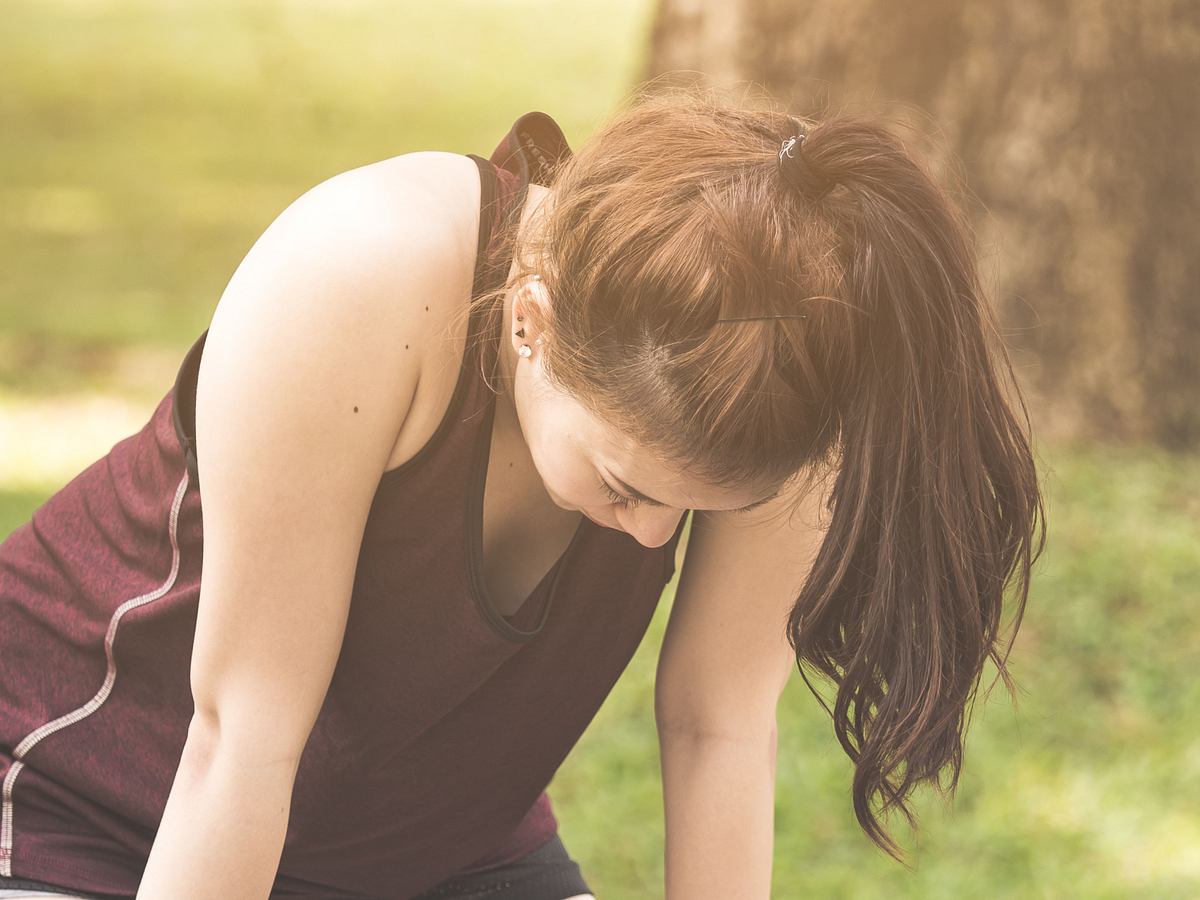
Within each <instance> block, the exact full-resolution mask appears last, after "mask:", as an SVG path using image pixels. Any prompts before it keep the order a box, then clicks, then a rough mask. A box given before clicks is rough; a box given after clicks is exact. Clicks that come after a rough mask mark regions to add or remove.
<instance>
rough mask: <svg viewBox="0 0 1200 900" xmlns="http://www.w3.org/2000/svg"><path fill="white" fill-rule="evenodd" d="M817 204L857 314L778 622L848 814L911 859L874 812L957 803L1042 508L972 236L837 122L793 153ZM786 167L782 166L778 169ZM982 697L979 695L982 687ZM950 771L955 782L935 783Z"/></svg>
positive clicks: (1025, 581) (877, 147)
mask: <svg viewBox="0 0 1200 900" xmlns="http://www.w3.org/2000/svg"><path fill="white" fill-rule="evenodd" d="M802 149H803V158H802V165H804V166H806V167H807V170H808V171H807V173H806V176H807V177H808V179H809V180H810V181H812V182H817V183H820V182H824V183H826V184H832V185H833V186H834V188H835V189H834V190H832V191H828V192H827V193H828V197H827V198H823V197H822V196H813V197H811V198H810V199H811V201H812V202H813V203H814V204H816V205H817V206H818V207H820V212H821V213H823V214H824V215H825V216H827V217H828V219H829V220H830V221H831V222H832V223H833V227H834V228H835V230H836V231H837V233H838V234H839V237H840V240H839V241H838V244H839V247H840V248H841V252H842V259H841V268H842V271H843V273H844V275H845V280H846V283H845V285H844V296H846V297H848V298H852V299H853V301H854V303H855V304H856V305H857V306H859V307H860V309H859V312H860V313H862V315H859V316H857V317H856V319H855V322H856V325H855V330H854V333H853V335H852V346H854V347H855V348H856V352H855V353H853V354H852V355H853V358H854V359H855V363H854V366H855V370H856V371H855V373H854V376H853V377H852V378H849V379H847V383H846V384H844V385H841V386H839V387H835V388H834V390H835V396H834V397H833V400H832V402H833V406H834V408H835V409H836V410H837V411H838V414H839V418H840V429H839V431H840V439H839V445H838V451H839V454H840V458H841V460H840V461H841V465H840V469H839V472H838V475H837V478H836V481H835V482H834V484H833V487H832V490H831V492H830V498H829V507H830V510H831V512H832V516H831V518H830V521H829V529H828V532H827V534H826V537H825V540H824V543H823V545H822V547H821V549H820V551H819V553H818V555H817V557H816V560H815V562H814V565H813V568H812V571H811V573H810V576H809V578H808V580H807V582H806V583H805V585H804V587H803V589H802V591H801V594H800V596H799V598H798V600H797V603H796V605H795V607H794V608H793V610H792V613H791V615H790V616H789V620H788V636H789V641H790V642H791V645H792V647H793V649H794V650H795V652H796V656H797V659H798V660H799V661H800V662H801V663H803V662H804V661H807V662H808V663H809V664H810V665H811V666H812V667H814V668H815V669H816V670H817V671H819V672H821V673H823V674H824V675H825V676H827V677H828V678H830V679H831V680H832V681H833V682H834V683H835V684H836V686H837V695H836V699H835V701H834V705H833V709H832V710H830V709H829V706H828V705H827V704H826V703H825V701H824V700H823V699H822V698H821V695H820V694H819V693H817V690H816V689H815V688H814V687H813V684H812V682H811V681H809V678H808V675H807V674H805V672H804V667H803V666H801V675H802V677H803V678H804V680H805V683H806V684H807V685H808V687H809V690H810V691H812V693H813V694H814V695H815V696H816V697H817V699H818V701H820V702H821V704H822V706H823V707H825V709H826V711H827V712H829V713H830V715H831V716H832V718H833V723H834V730H835V733H836V734H837V737H838V740H839V741H840V743H841V745H842V747H843V748H844V749H845V752H846V753H847V755H849V757H850V758H851V759H852V760H853V761H854V763H855V772H854V778H853V788H852V793H853V803H854V811H855V816H856V818H857V819H858V822H859V824H860V825H861V826H862V828H863V829H864V831H865V832H866V833H867V835H868V836H869V837H870V838H871V839H872V840H873V841H874V842H875V843H876V844H878V845H879V846H880V847H881V848H882V849H884V850H885V851H886V852H887V853H889V854H890V855H891V856H893V857H894V858H896V859H897V860H899V861H901V862H903V859H902V857H901V855H900V853H899V847H898V845H897V844H896V843H895V841H893V840H892V838H891V837H890V836H889V835H888V834H887V833H886V832H885V831H884V829H883V827H882V826H881V824H880V821H879V818H878V816H877V814H876V812H874V811H873V809H872V804H873V803H874V802H875V801H876V800H881V801H882V804H881V806H880V808H879V810H878V815H879V816H882V814H884V813H886V812H887V811H888V810H889V809H891V808H898V809H899V810H900V811H901V812H902V813H903V815H904V816H905V818H906V819H907V821H908V823H909V825H910V826H912V827H915V825H916V821H915V818H914V816H913V814H912V813H911V811H910V810H909V808H908V805H907V803H906V798H908V796H909V795H910V793H911V792H912V790H913V789H914V787H915V786H916V785H917V784H918V783H920V782H922V781H929V782H931V783H933V784H934V785H935V786H936V787H937V788H938V789H939V790H940V791H942V792H943V793H946V792H947V790H948V792H949V794H950V795H951V796H953V794H954V792H955V790H956V788H957V783H958V777H959V773H960V770H961V766H962V755H963V732H964V728H965V726H966V723H967V721H968V720H969V709H968V705H969V704H970V703H971V702H972V701H973V699H974V696H975V692H976V690H977V687H978V681H979V678H980V674H981V672H982V668H983V666H984V663H985V660H986V659H987V658H989V657H990V658H991V659H992V660H993V662H994V663H995V665H996V667H997V669H998V673H999V675H1000V677H1002V678H1003V679H1004V683H1005V685H1006V687H1007V688H1008V690H1009V693H1010V695H1012V696H1013V697H1014V700H1015V693H1014V688H1013V683H1012V680H1011V678H1010V676H1009V674H1008V671H1007V669H1006V666H1005V660H1006V659H1007V657H1008V652H1009V650H1011V646H1012V640H1011V639H1010V640H1009V642H1008V645H1007V646H1006V647H1005V648H1003V654H1001V652H1000V651H999V649H998V642H997V639H998V636H999V632H1000V617H1001V607H1002V599H1003V594H1004V592H1005V588H1006V586H1007V585H1009V582H1010V581H1013V582H1014V584H1013V585H1012V587H1013V591H1012V594H1013V598H1014V600H1015V603H1016V618H1015V621H1014V625H1013V630H1012V631H1013V637H1015V633H1016V629H1017V628H1018V627H1019V626H1020V622H1021V618H1022V617H1023V615H1024V609H1025V602H1026V598H1027V595H1028V591H1029V575H1030V569H1031V566H1032V564H1033V562H1034V561H1035V560H1036V559H1037V557H1038V556H1039V555H1040V553H1041V550H1042V548H1043V545H1044V542H1045V530H1044V509H1043V506H1042V500H1041V496H1040V493H1039V490H1038V485H1037V476H1036V472H1035V468H1034V461H1033V455H1032V452H1031V448H1030V445H1029V443H1028V441H1027V439H1026V436H1025V433H1026V431H1027V430H1028V424H1029V417H1028V412H1027V411H1026V409H1025V406H1024V403H1023V402H1022V401H1021V400H1020V395H1019V392H1015V393H1016V399H1017V403H1018V406H1019V409H1020V412H1021V417H1022V418H1021V419H1018V418H1017V416H1016V415H1015V414H1014V412H1013V410H1012V408H1011V407H1010V404H1009V402H1008V399H1007V398H1006V396H1005V393H1004V391H1003V389H1002V385H1001V381H1000V379H999V377H998V373H1007V375H1008V377H1009V379H1012V378H1013V373H1012V367H1011V363H1010V362H1009V360H1008V357H1007V354H1006V352H1005V350H1004V348H1003V345H1002V344H1001V343H1000V341H999V340H998V339H997V338H998V329H997V328H996V325H995V323H994V320H993V318H992V315H991V313H990V310H989V308H988V306H987V304H986V301H985V299H984V292H983V291H982V289H981V285H980V283H979V280H978V274H977V270H976V268H975V264H974V254H973V252H972V248H971V246H970V238H969V236H970V231H969V229H968V227H967V225H966V224H965V222H964V221H963V219H962V218H961V214H960V213H958V212H957V211H955V210H954V208H953V207H952V205H951V204H950V203H949V201H948V200H947V198H946V196H945V195H944V193H943V192H942V191H941V190H940V189H939V188H938V187H937V186H936V185H935V184H934V182H933V181H932V179H930V178H929V177H928V175H927V174H926V173H925V172H924V171H923V170H922V169H921V168H920V167H919V166H918V164H917V163H916V162H915V161H914V160H913V159H912V158H911V157H910V156H909V155H908V153H907V152H906V151H905V150H904V148H903V147H902V145H901V144H900V143H899V142H898V141H897V140H896V138H894V137H893V136H892V135H891V134H889V133H888V132H887V131H885V130H884V129H882V128H880V127H879V126H877V125H874V124H871V123H867V122H863V121H857V120H852V119H837V120H834V121H831V122H827V123H825V124H822V125H819V126H817V127H816V128H815V129H813V130H812V132H811V134H809V135H807V140H805V141H804V142H803V147H802ZM783 162H784V160H782V159H781V164H782V163H783ZM989 690H990V688H989ZM947 766H948V767H949V775H950V778H949V784H948V787H945V788H944V787H943V786H942V784H941V776H940V773H941V772H942V770H943V769H945V768H946V767H947Z"/></svg>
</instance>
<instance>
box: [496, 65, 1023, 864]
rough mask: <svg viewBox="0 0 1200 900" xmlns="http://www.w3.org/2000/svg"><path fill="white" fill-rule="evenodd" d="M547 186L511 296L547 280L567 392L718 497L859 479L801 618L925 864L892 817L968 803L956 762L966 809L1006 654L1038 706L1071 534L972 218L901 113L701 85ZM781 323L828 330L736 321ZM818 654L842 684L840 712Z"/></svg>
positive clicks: (812, 577) (808, 653) (652, 101)
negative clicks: (1062, 523) (970, 753)
mask: <svg viewBox="0 0 1200 900" xmlns="http://www.w3.org/2000/svg"><path fill="white" fill-rule="evenodd" d="M798 133H804V134H805V135H806V137H805V139H804V140H803V141H802V142H800V143H799V144H797V145H795V146H794V147H793V148H792V151H791V152H792V153H793V154H795V153H797V152H798V153H799V154H800V159H799V160H798V161H797V164H798V165H799V166H801V168H799V169H794V170H790V171H792V173H793V175H796V177H793V178H791V179H785V178H784V177H783V175H782V173H781V170H780V167H779V152H780V149H781V144H782V142H784V141H785V140H786V139H787V138H789V137H790V136H792V135H796V134H798ZM789 164H790V163H789ZM549 187H550V188H551V190H552V191H553V196H554V203H553V205H552V208H551V209H550V211H549V212H548V213H547V215H546V217H545V220H544V222H543V223H542V228H541V229H540V231H539V232H538V233H537V234H536V235H528V234H526V235H521V236H520V239H519V240H520V244H519V247H520V251H521V252H520V254H519V255H518V259H521V260H526V259H528V260H536V261H537V264H536V265H535V266H529V265H527V264H525V263H522V264H521V265H519V266H518V268H517V271H515V272H514V273H513V275H512V277H511V278H510V279H509V281H508V283H507V284H506V285H505V286H504V288H502V289H501V293H503V292H506V291H508V290H510V289H511V288H512V286H513V284H514V283H515V282H516V281H517V280H518V279H520V278H522V277H524V276H525V275H527V274H529V273H530V272H532V271H537V272H539V273H540V274H541V275H542V277H543V279H544V282H545V284H546V287H547V289H548V292H549V295H550V297H551V301H552V308H551V309H550V310H549V312H548V315H549V318H550V321H542V322H536V323H535V324H537V325H539V326H540V327H544V328H548V329H549V334H550V337H549V339H548V342H547V343H546V344H544V345H543V346H542V349H541V353H542V354H543V355H542V365H543V367H544V370H545V375H546V377H547V378H548V379H550V380H551V381H552V382H553V383H555V384H556V385H557V386H558V387H559V388H561V389H562V390H564V391H566V392H568V393H569V394H571V395H572V396H574V397H575V398H576V399H578V400H579V402H580V403H582V404H583V405H584V406H585V407H587V408H588V409H590V410H591V411H592V412H593V413H594V414H595V415H596V416H598V417H599V418H600V419H601V420H602V421H605V422H606V423H608V424H609V425H610V426H612V427H613V428H615V429H617V430H619V431H620V432H623V433H625V434H626V435H628V436H630V437H631V438H633V439H634V440H635V441H637V442H638V443H639V444H641V445H642V446H643V447H645V448H647V450H648V451H650V452H653V453H655V454H656V455H659V457H660V458H662V459H665V460H669V461H672V462H673V463H675V464H676V465H677V466H680V465H682V466H686V467H687V469H688V470H689V471H691V472H693V473H695V474H696V475H697V476H698V477H700V478H702V479H704V480H706V481H708V482H709V483H711V484H715V485H720V486H723V487H728V488H733V489H742V488H751V487H755V488H759V487H762V486H763V485H775V486H778V485H779V484H782V483H783V482H784V481H786V480H787V479H789V478H791V477H794V476H797V475H798V474H800V473H804V472H816V471H819V470H823V469H824V470H827V471H828V472H830V473H836V474H834V475H832V478H833V481H832V486H831V489H830V491H829V498H828V504H827V506H828V511H829V513H830V516H829V522H828V530H827V532H826V535H825V538H824V542H823V544H822V546H821V548H820V551H819V553H818V555H817V557H816V559H815V562H814V564H813V566H812V569H811V572H810V574H809V575H808V577H807V579H806V581H805V583H804V584H803V586H802V587H799V588H798V590H799V596H798V597H797V599H796V602H795V605H794V607H793V609H792V611H791V614H790V616H789V617H788V622H787V626H786V627H787V629H788V635H789V640H790V643H791V645H792V647H793V649H794V650H795V653H796V659H797V662H798V664H799V668H800V672H801V676H802V677H803V678H804V680H805V683H806V685H807V686H808V688H809V690H810V691H812V693H813V694H814V696H816V697H817V699H818V700H819V701H820V702H821V705H822V706H823V707H824V708H825V710H826V711H827V712H828V713H829V714H830V715H831V717H832V719H833V723H834V730H835V732H836V734H837V737H838V740H839V741H840V742H841V744H842V747H843V748H844V749H845V752H846V753H847V754H848V755H849V757H850V758H851V759H852V760H853V761H854V763H855V772H854V779H853V803H854V811H855V815H856V817H857V819H858V822H859V824H860V825H861V826H862V828H863V829H864V830H865V832H866V833H867V835H868V836H869V837H870V838H871V839H872V840H873V841H874V842H875V843H876V844H878V845H879V846H880V847H881V848H883V849H884V850H885V851H886V852H888V853H889V854H891V855H892V856H893V857H895V858H896V859H897V860H900V861H901V862H903V858H902V856H901V854H900V852H899V847H898V845H897V844H896V843H895V841H894V840H892V838H891V836H890V835H889V834H888V833H887V832H886V831H885V830H884V829H883V827H882V825H881V824H880V817H881V816H882V815H883V813H885V812H887V810H888V809H889V808H893V807H895V808H898V809H900V810H901V812H903V814H904V816H905V817H906V819H907V821H908V823H909V825H910V826H911V827H916V819H915V817H914V816H913V814H912V813H911V811H910V810H909V808H908V805H907V803H906V800H907V798H908V796H909V795H910V793H911V792H912V790H913V789H914V788H915V786H916V785H917V784H918V783H920V782H922V781H928V782H930V783H932V784H933V785H935V786H936V787H937V788H938V789H939V790H940V791H942V792H943V793H946V792H947V788H943V787H942V785H941V778H940V775H939V773H940V772H941V770H942V769H943V768H945V767H946V766H949V767H950V782H949V785H948V791H949V794H950V796H951V797H952V796H953V795H954V792H955V790H956V788H957V782H958V776H959V772H960V769H961V765H962V752H963V736H964V729H965V725H966V722H967V721H968V720H969V716H970V710H969V704H972V703H973V700H974V697H975V693H976V690H977V687H978V682H979V679H980V676H981V673H982V670H983V667H984V664H985V662H986V660H987V659H988V658H991V659H992V661H993V662H994V663H995V665H996V667H997V669H998V674H999V675H1000V676H1002V677H1003V679H1004V683H1005V685H1006V687H1007V688H1008V691H1009V693H1010V695H1011V696H1012V698H1013V700H1014V702H1015V700H1016V695H1015V691H1014V687H1013V682H1012V679H1011V677H1010V675H1009V673H1008V671H1007V668H1006V666H1005V661H1006V659H1007V657H1008V653H1009V650H1011V647H1012V639H1014V638H1015V636H1016V631H1017V629H1018V628H1019V627H1020V623H1021V619H1022V617H1023V615H1024V609H1025V601H1026V597H1027V595H1028V591H1029V576H1030V569H1031V566H1032V564H1033V563H1034V561H1035V560H1036V559H1037V557H1038V556H1039V555H1040V553H1041V551H1042V549H1043V545H1044V543H1045V511H1044V508H1043V503H1042V498H1041V494H1040V491H1039V486H1038V479H1037V473H1036V470H1035V465H1034V456H1033V453H1032V450H1031V446H1030V441H1029V439H1028V437H1027V432H1028V430H1029V416H1028V412H1027V410H1026V407H1025V404H1024V401H1023V399H1022V398H1021V395H1020V391H1019V389H1018V388H1017V385H1016V382H1015V377H1014V375H1013V371H1012V366H1011V363H1010V361H1009V358H1008V355H1007V352H1006V350H1005V348H1004V346H1003V343H1002V341H1001V339H1000V335H999V330H998V328H997V325H996V322H995V319H994V317H993V314H992V311H991V309H990V308H989V305H988V303H987V300H986V298H985V294H984V291H983V289H982V286H981V282H980V278H979V275H978V272H977V268H976V262H975V253H974V250H973V247H972V236H971V231H970V229H969V227H968V225H967V223H966V220H965V218H964V216H963V215H962V213H961V212H959V211H958V210H957V209H956V208H955V207H954V205H953V204H952V203H951V202H950V200H949V198H948V195H947V192H946V191H945V190H943V189H942V188H940V187H939V186H938V185H937V184H935V182H934V180H933V179H932V178H931V177H930V175H929V174H928V173H927V171H926V170H925V168H924V167H923V165H922V164H921V163H920V162H918V160H917V159H915V158H914V156H913V155H912V154H911V153H910V152H909V151H907V150H906V148H905V146H904V145H903V144H902V143H901V141H900V140H899V139H898V138H896V137H895V136H894V135H893V134H892V133H891V132H890V131H889V130H888V128H885V127H884V126H883V125H881V124H880V123H878V122H876V121H873V120H870V119H864V118H861V117H854V116H846V115H836V116H832V117H830V118H827V119H825V120H823V121H821V122H814V121H810V120H805V119H798V118H796V117H793V116H789V115H788V114H786V113H783V112H778V111H774V110H770V109H767V110H755V109H747V108H741V107H740V106H737V105H730V104H726V103H723V102H722V101H720V100H716V99H713V98H712V97H711V96H709V95H705V94H702V93H700V92H699V91H697V90H696V89H694V88H692V89H686V88H685V89H675V90H667V91H660V92H656V93H654V94H650V93H644V94H641V95H640V96H637V95H635V97H634V102H632V103H631V104H629V105H628V107H627V108H626V109H624V110H623V111H621V112H620V113H619V114H618V115H617V116H615V117H614V118H612V119H610V120H609V121H608V122H607V123H606V124H605V125H603V126H602V127H601V128H600V129H599V131H598V132H597V133H595V134H594V135H593V136H592V137H591V138H590V139H589V140H588V141H587V142H586V143H585V144H583V145H582V147H581V148H580V149H579V150H578V151H577V152H576V153H575V154H574V155H567V156H565V157H564V158H563V159H561V160H559V161H558V162H557V163H556V164H555V165H554V166H553V168H552V178H551V179H550V184H549ZM491 300H494V297H491V296H483V297H479V298H476V299H475V302H476V303H489V302H490V301H491ZM492 311H493V313H495V314H498V310H496V308H495V306H494V305H493V307H492ZM530 315H531V316H533V317H536V315H537V310H536V308H535V309H533V310H531V313H530ZM772 315H788V316H800V315H802V316H804V318H794V317H793V318H783V319H767V320H757V321H744V322H733V323H720V324H718V323H717V320H718V319H720V318H733V317H747V316H772ZM493 321H494V320H493ZM488 333H494V332H492V331H489V332H488ZM1017 412H1019V413H1020V415H1019V416H1018V415H1017ZM1008 587H1011V588H1012V595H1013V599H1014V600H1015V603H1016V616H1015V619H1014V621H1013V625H1012V636H1011V638H1010V639H1009V641H1008V642H1007V645H1005V646H1002V644H1001V640H1000V637H1001V635H1000V617H1001V605H1002V598H1003V595H1004V593H1005V591H1006V588H1008ZM805 663H807V664H808V666H809V667H811V668H812V669H813V670H815V671H816V672H817V673H822V674H824V675H825V676H827V677H828V678H829V679H830V680H831V681H832V682H833V684H834V685H836V688H837V694H836V699H835V701H834V704H833V708H832V710H831V709H830V708H829V706H828V704H826V702H825V700H824V699H822V697H821V695H820V694H819V693H818V692H817V690H816V688H815V687H814V686H813V684H812V682H811V681H810V680H809V677H808V674H806V672H805ZM993 683H994V682H993ZM989 690H990V688H989ZM877 798H878V799H881V800H882V806H881V808H880V809H879V810H878V814H876V812H875V811H874V810H873V809H872V805H873V802H874V801H875V800H876V799H877Z"/></svg>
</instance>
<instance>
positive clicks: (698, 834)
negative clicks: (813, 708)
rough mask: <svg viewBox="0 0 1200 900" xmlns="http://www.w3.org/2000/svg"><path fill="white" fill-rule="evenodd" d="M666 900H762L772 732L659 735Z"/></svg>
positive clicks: (770, 820)
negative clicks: (742, 735)
mask: <svg viewBox="0 0 1200 900" xmlns="http://www.w3.org/2000/svg"><path fill="white" fill-rule="evenodd" d="M659 745H660V750H661V759H662V771H663V802H664V806H665V814H666V896H667V900H685V898H686V900H709V898H712V900H717V898H720V900H768V898H769V897H770V894H771V862H772V854H773V852H774V838H775V831H774V829H775V732H774V730H773V729H772V730H769V731H763V732H759V733H757V734H754V735H747V736H746V737H745V738H736V739H734V738H725V737H717V736H695V735H690V734H687V733H680V732H670V731H660V733H659Z"/></svg>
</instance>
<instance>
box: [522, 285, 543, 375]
mask: <svg viewBox="0 0 1200 900" xmlns="http://www.w3.org/2000/svg"><path fill="white" fill-rule="evenodd" d="M529 277H530V280H532V281H541V280H542V276H541V275H538V274H537V273H536V272H535V273H534V274H532V275H530V276H529ZM517 321H518V322H524V321H525V317H524V316H517ZM517 337H519V338H523V337H525V329H524V328H523V327H522V328H521V330H520V331H518V332H517ZM541 342H542V339H541V338H538V339H537V340H536V341H534V343H535V344H540V343H541ZM517 356H520V357H522V358H523V359H529V357H531V356H533V348H532V347H530V346H529V345H528V344H522V345H521V346H520V347H518V348H517Z"/></svg>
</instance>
